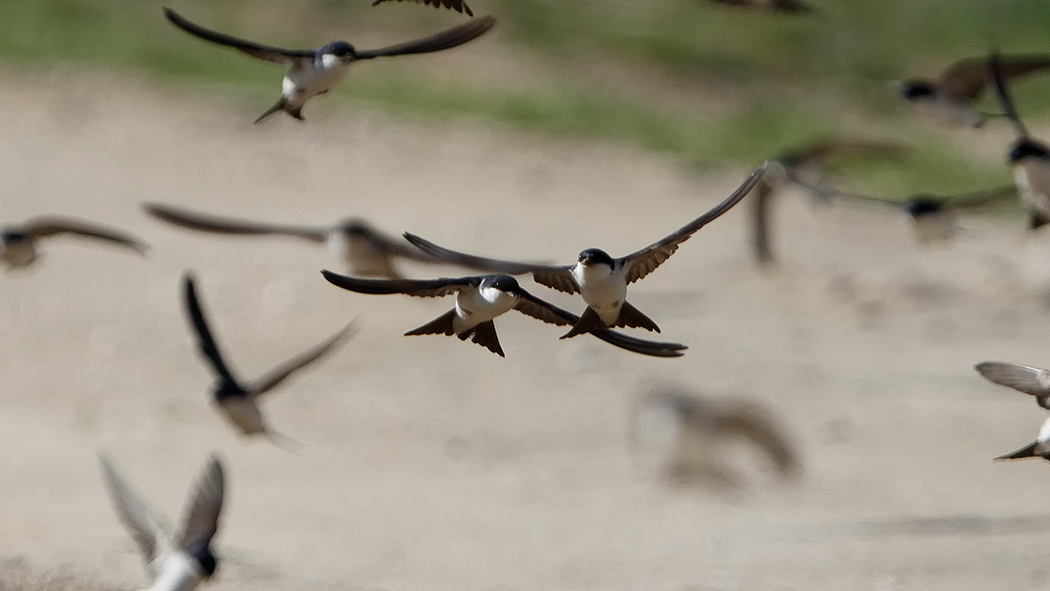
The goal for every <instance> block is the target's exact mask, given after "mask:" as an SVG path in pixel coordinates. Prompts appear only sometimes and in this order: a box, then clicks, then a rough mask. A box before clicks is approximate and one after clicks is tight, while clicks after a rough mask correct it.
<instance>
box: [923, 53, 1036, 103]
mask: <svg viewBox="0 0 1050 591" xmlns="http://www.w3.org/2000/svg"><path fill="white" fill-rule="evenodd" d="M999 67H1000V72H1001V73H1002V77H1003V79H1004V80H1007V79H1009V78H1013V77H1015V76H1023V75H1025V74H1028V73H1030V72H1035V71H1038V70H1042V69H1045V68H1050V55H1035V54H1033V55H1015V56H1010V57H1002V56H1000V57H999ZM989 81H990V77H989V75H988V58H984V57H979V58H970V59H965V60H962V61H959V62H956V63H954V64H952V65H951V66H950V67H949V68H948V69H947V70H946V71H945V72H944V74H942V76H941V85H942V86H944V87H945V88H947V89H948V90H949V91H950V92H951V93H952V94H954V95H955V96H959V97H963V98H966V99H969V100H974V99H976V98H978V97H980V96H981V93H983V92H984V87H985V86H986V85H987V84H988V82H989Z"/></svg>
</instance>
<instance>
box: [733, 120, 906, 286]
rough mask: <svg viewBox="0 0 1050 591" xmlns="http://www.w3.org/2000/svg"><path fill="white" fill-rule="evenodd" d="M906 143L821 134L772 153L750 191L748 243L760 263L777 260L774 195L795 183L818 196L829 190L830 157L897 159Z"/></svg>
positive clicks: (825, 194) (767, 263)
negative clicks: (801, 143) (829, 136)
mask: <svg viewBox="0 0 1050 591" xmlns="http://www.w3.org/2000/svg"><path fill="white" fill-rule="evenodd" d="M907 152H908V147H907V146H904V145H901V144H896V143H891V142H876V141H868V140H853V139H844V138H822V139H819V140H816V141H813V142H809V143H807V144H803V145H801V146H798V147H796V148H793V149H790V150H788V151H786V152H784V153H782V154H780V155H779V156H777V157H775V158H774V159H773V160H772V161H771V162H770V166H769V170H768V171H767V172H766V174H765V175H764V176H763V177H762V180H761V182H759V183H758V185H757V186H756V187H755V191H754V193H753V194H752V195H751V198H750V201H751V222H752V223H751V244H752V249H753V252H754V255H755V260H756V261H757V262H758V264H759V265H762V266H768V265H772V264H775V263H776V255H775V254H774V252H773V245H772V229H771V224H772V215H773V213H772V207H773V203H774V202H775V199H776V198H777V195H778V194H779V193H780V192H781V191H782V190H784V189H785V188H786V187H788V186H789V185H797V186H799V187H802V188H803V189H805V190H807V191H809V192H811V193H813V194H814V195H816V196H817V197H819V198H821V199H825V200H826V199H827V197H828V193H829V191H828V190H827V189H826V187H825V185H824V184H823V179H824V177H825V175H826V173H827V166H828V164H829V162H830V161H831V160H832V159H835V158H836V157H842V158H868V159H899V158H902V157H903V156H904V155H905V154H906V153H907Z"/></svg>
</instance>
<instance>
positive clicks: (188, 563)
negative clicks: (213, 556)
mask: <svg viewBox="0 0 1050 591" xmlns="http://www.w3.org/2000/svg"><path fill="white" fill-rule="evenodd" d="M155 572H156V576H157V578H156V579H155V580H154V581H153V585H152V586H151V587H150V588H149V591H191V590H192V589H196V588H197V585H199V584H200V582H201V581H202V580H204V576H203V573H202V572H201V570H200V567H199V566H198V565H197V563H196V561H195V560H193V558H192V557H190V556H189V555H187V554H183V553H182V552H177V553H173V554H170V555H169V556H168V557H167V558H166V559H165V560H164V562H163V563H162V564H160V565H159V568H157V569H156V571H155Z"/></svg>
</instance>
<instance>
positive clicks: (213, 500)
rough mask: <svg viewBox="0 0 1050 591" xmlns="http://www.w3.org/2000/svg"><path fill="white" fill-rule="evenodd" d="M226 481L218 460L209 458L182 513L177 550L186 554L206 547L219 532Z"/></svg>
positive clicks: (213, 457)
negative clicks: (188, 551) (191, 549)
mask: <svg viewBox="0 0 1050 591" xmlns="http://www.w3.org/2000/svg"><path fill="white" fill-rule="evenodd" d="M224 490H225V477H224V476H223V472H222V464H221V463H220V462H219V458H217V457H215V456H212V457H211V459H209V460H208V465H207V466H206V467H205V468H204V473H203V474H201V476H200V478H198V479H197V484H196V486H194V487H193V491H192V493H191V496H190V498H189V503H188V504H187V505H186V509H185V511H184V512H183V524H182V531H181V532H180V533H179V537H178V538H176V543H177V544H178V545H179V547H180V548H182V549H184V550H186V549H190V548H193V547H195V546H200V545H207V544H208V543H209V542H210V541H211V539H212V537H213V536H215V532H216V531H218V529H219V513H221V512H222V497H223V492H224Z"/></svg>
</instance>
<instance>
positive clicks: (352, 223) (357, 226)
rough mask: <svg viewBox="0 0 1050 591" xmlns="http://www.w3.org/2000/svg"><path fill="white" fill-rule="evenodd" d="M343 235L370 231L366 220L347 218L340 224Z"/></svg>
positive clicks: (358, 234) (363, 233) (357, 234)
mask: <svg viewBox="0 0 1050 591" xmlns="http://www.w3.org/2000/svg"><path fill="white" fill-rule="evenodd" d="M340 226H341V228H342V230H343V235H344V236H364V235H366V234H369V233H371V232H372V227H371V226H369V225H368V222H366V221H364V220H362V219H360V218H348V219H345V220H343V221H342V223H341V224H340Z"/></svg>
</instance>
